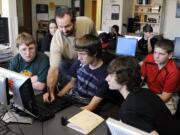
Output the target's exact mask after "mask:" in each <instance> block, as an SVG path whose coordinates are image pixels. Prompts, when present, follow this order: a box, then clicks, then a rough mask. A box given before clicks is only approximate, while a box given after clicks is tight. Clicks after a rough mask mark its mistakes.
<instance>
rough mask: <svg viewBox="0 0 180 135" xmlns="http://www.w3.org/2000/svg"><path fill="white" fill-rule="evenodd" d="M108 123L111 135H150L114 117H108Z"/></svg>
mask: <svg viewBox="0 0 180 135" xmlns="http://www.w3.org/2000/svg"><path fill="white" fill-rule="evenodd" d="M106 123H107V126H108V128H109V130H110V133H111V135H150V134H149V133H147V132H145V131H142V130H140V129H137V128H135V127H132V126H130V125H127V124H125V123H123V122H121V121H118V120H115V119H112V118H108V119H107V120H106Z"/></svg>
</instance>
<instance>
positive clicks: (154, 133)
mask: <svg viewBox="0 0 180 135" xmlns="http://www.w3.org/2000/svg"><path fill="white" fill-rule="evenodd" d="M150 135H159V134H158V132H156V131H155V130H154V131H152V132H151V133H150Z"/></svg>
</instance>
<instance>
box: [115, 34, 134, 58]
mask: <svg viewBox="0 0 180 135" xmlns="http://www.w3.org/2000/svg"><path fill="white" fill-rule="evenodd" d="M136 47H137V39H135V38H125V37H118V38H117V45H116V54H117V55H129V56H135V54H136Z"/></svg>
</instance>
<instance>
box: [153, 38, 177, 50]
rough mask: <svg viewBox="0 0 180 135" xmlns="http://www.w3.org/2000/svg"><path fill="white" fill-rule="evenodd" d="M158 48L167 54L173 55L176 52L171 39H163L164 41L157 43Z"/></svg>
mask: <svg viewBox="0 0 180 135" xmlns="http://www.w3.org/2000/svg"><path fill="white" fill-rule="evenodd" d="M156 47H158V48H161V49H163V50H165V51H166V52H167V53H171V52H173V51H174V43H173V41H171V40H169V39H162V40H160V41H158V42H156V44H155V48H156Z"/></svg>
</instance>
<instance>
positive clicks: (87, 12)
mask: <svg viewBox="0 0 180 135" xmlns="http://www.w3.org/2000/svg"><path fill="white" fill-rule="evenodd" d="M91 11H92V0H84V16H88V17H90V18H91V17H92V12H91Z"/></svg>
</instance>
